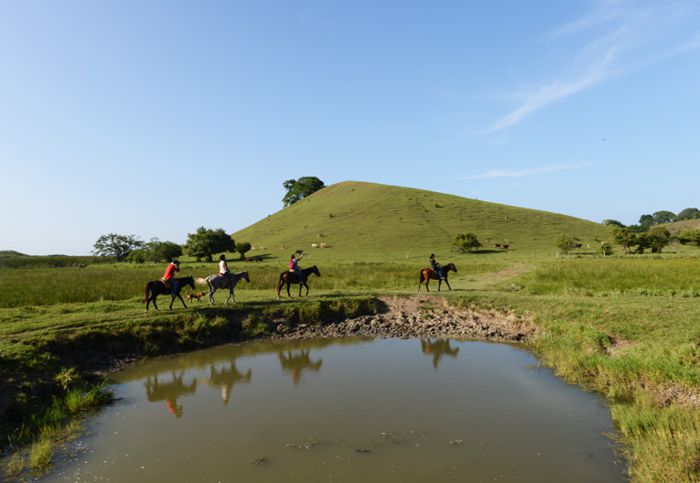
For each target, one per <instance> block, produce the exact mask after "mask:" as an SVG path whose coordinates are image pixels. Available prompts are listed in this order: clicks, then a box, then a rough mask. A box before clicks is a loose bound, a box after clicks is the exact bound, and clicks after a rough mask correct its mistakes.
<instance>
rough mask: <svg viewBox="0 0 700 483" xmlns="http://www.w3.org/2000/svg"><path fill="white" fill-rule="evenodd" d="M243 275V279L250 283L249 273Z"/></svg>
mask: <svg viewBox="0 0 700 483" xmlns="http://www.w3.org/2000/svg"><path fill="white" fill-rule="evenodd" d="M241 275H243V279H244V280H245V281H246V282H248V283H250V277H249V276H248V272H243V273H241Z"/></svg>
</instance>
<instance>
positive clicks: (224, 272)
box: [219, 253, 231, 282]
mask: <svg viewBox="0 0 700 483" xmlns="http://www.w3.org/2000/svg"><path fill="white" fill-rule="evenodd" d="M219 276H221V277H224V278H225V279H226V280H228V281H229V282H230V281H231V271H230V270H229V269H228V264H227V263H226V255H224V254H223V253H222V254H221V256H220V257H219Z"/></svg>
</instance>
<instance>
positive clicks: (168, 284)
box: [159, 278, 173, 290]
mask: <svg viewBox="0 0 700 483" xmlns="http://www.w3.org/2000/svg"><path fill="white" fill-rule="evenodd" d="M159 282H160V283H162V284H163V285H164V286H165V288H167V289H168V290H170V289H171V288H173V285H172V284H171V283H170V282H169V281H167V280H165V279H164V278H161V279H160V280H159Z"/></svg>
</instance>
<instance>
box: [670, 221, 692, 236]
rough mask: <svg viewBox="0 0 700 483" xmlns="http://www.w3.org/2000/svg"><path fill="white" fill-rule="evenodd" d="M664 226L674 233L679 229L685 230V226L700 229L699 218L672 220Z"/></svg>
mask: <svg viewBox="0 0 700 483" xmlns="http://www.w3.org/2000/svg"><path fill="white" fill-rule="evenodd" d="M664 226H665V227H666V228H668V230H669V231H670V232H671V233H673V234H676V233H678V232H679V231H681V230H685V229H686V228H692V229H695V230H700V220H683V221H674V222H673V223H666V224H664Z"/></svg>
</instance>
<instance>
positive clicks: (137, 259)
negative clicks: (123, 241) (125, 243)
mask: <svg viewBox="0 0 700 483" xmlns="http://www.w3.org/2000/svg"><path fill="white" fill-rule="evenodd" d="M149 255H150V252H149V250H148V249H147V248H137V249H136V250H132V251H131V252H129V254H128V255H127V256H126V258H125V259H124V261H125V262H130V263H145V262H146V261H147V260H149V259H150V256H149Z"/></svg>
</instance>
